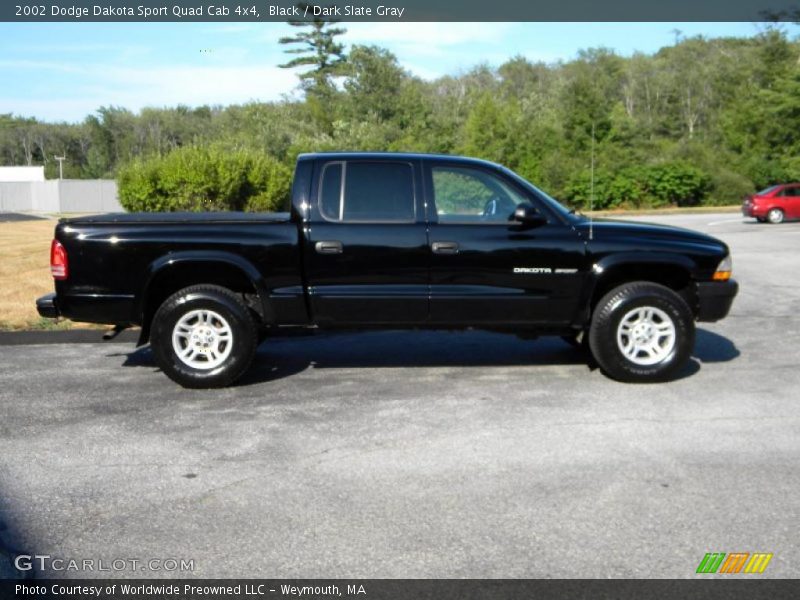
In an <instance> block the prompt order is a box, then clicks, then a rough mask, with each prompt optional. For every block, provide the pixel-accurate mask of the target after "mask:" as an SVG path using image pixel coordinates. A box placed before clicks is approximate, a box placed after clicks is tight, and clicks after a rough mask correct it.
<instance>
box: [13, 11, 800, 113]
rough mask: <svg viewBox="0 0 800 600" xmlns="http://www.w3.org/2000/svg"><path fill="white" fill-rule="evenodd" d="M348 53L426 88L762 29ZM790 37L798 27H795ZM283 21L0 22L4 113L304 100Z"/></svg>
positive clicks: (367, 28)
mask: <svg viewBox="0 0 800 600" xmlns="http://www.w3.org/2000/svg"><path fill="white" fill-rule="evenodd" d="M340 25H341V26H343V27H346V28H347V30H348V31H347V33H346V34H345V35H344V36H342V40H343V42H344V43H345V45H346V46H350V45H352V44H376V45H379V46H381V47H384V48H388V49H389V50H390V51H392V52H393V53H394V54H395V55H396V56H397V58H398V60H399V62H400V64H401V65H402V66H403V68H405V69H407V70H408V71H410V72H411V73H413V74H415V75H417V76H420V77H422V78H425V79H434V78H436V77H439V76H442V75H457V74H459V73H462V72H464V71H467V70H469V69H470V68H471V67H474V66H475V65H479V64H489V65H492V66H498V65H500V64H502V63H503V62H505V61H506V60H508V59H509V58H512V57H514V56H516V55H522V56H525V57H527V58H528V59H530V60H531V61H545V62H555V61H558V60H570V59H572V58H574V57H575V56H576V55H577V53H578V51H579V50H581V49H585V48H592V47H600V46H603V47H606V48H611V49H613V50H615V51H616V52H617V53H618V54H621V55H623V56H629V55H631V54H632V53H634V52H637V51H638V52H645V53H652V52H655V51H657V50H658V49H659V48H661V47H663V46H668V45H672V44H674V43H675V37H676V30H679V31H680V32H681V33H680V34H679V35H680V36H685V37H691V36H695V35H703V36H706V37H722V36H740V37H749V36H753V35H756V34H758V33H759V31H761V30H762V29H763V27H764V26H763V25H762V24H755V23H402V22H401V23H341V24H340ZM785 28H786V29H787V33H788V34H789V36H790V37H791V38H793V39H794V38H796V37H797V36H798V33H800V28H798V27H797V26H794V25H788V26H785ZM292 29H293V28H291V27H290V26H288V25H287V24H285V23H0V82H1V83H0V114H3V113H13V114H15V115H22V116H32V117H37V118H39V119H43V120H47V121H69V122H76V121H81V120H83V119H84V118H85V117H86V116H87V115H89V114H91V113H93V112H94V111H96V110H97V109H98V108H99V107H101V106H110V105H114V106H121V107H125V108H128V109H131V110H134V111H138V110H140V109H141V108H143V107H145V106H156V107H161V106H175V105H178V104H184V105H188V106H200V105H203V104H210V105H215V104H220V105H227V104H241V103H245V102H249V101H271V100H280V99H281V98H282V97H285V96H287V95H288V96H293V95H297V94H298V91H297V85H298V79H297V76H296V72H294V71H291V70H289V69H281V68H279V67H278V65H279V64H281V63H283V62H285V61H286V59H287V55H286V54H284V52H283V51H284V50H285V48H286V47H285V46H282V45H280V44H278V38H279V37H281V36H283V35H291V34H292Z"/></svg>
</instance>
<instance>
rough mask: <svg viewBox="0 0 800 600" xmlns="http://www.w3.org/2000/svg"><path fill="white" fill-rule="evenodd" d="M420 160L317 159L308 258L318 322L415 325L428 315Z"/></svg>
mask: <svg viewBox="0 0 800 600" xmlns="http://www.w3.org/2000/svg"><path fill="white" fill-rule="evenodd" d="M421 190H422V180H421V174H420V166H419V161H415V160H403V159H402V158H391V159H390V158H388V157H387V158H386V159H383V158H376V159H360V158H358V159H353V160H336V159H332V160H325V159H320V160H318V161H317V163H316V167H315V175H314V184H313V186H312V190H311V199H312V200H311V206H310V210H309V222H308V223H307V224H306V231H305V247H304V261H305V266H306V276H307V281H308V290H309V300H310V302H311V308H312V314H313V317H314V320H315V321H316V322H317V323H319V324H320V325H334V324H335V325H337V326H338V325H342V326H346V325H348V324H359V325H363V324H375V325H387V324H389V325H391V324H413V323H420V322H423V321H425V320H426V319H427V316H428V266H429V251H428V245H427V235H426V225H425V215H424V205H423V203H422V194H421Z"/></svg>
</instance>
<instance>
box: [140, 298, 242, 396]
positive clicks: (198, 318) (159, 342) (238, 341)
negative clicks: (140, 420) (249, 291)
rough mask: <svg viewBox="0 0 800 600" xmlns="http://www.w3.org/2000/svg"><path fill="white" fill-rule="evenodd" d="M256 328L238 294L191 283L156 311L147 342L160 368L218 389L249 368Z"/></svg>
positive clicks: (191, 383) (187, 382) (187, 383)
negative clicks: (148, 341) (191, 284)
mask: <svg viewBox="0 0 800 600" xmlns="http://www.w3.org/2000/svg"><path fill="white" fill-rule="evenodd" d="M257 345H258V328H257V327H256V323H255V321H254V320H253V316H252V315H251V313H250V310H249V309H248V308H247V306H246V305H245V304H244V302H243V301H242V300H241V298H240V297H239V296H237V295H236V294H234V293H233V292H232V291H230V290H229V289H227V288H224V287H220V286H216V285H194V286H191V287H187V288H184V289H182V290H180V291H178V292H176V293H174V294H173V295H172V296H170V297H169V298H167V299H166V300H165V301H164V303H163V304H162V305H161V306H160V307H159V309H158V311H156V314H155V316H154V317H153V324H152V328H151V331H150V346H151V348H152V350H153V355H154V356H155V360H156V363H157V364H158V366H159V367H161V370H162V371H164V373H165V374H166V375H167V377H169V378H170V379H172V380H173V381H175V382H176V383H179V384H180V385H182V386H183V387H186V388H219V387H225V386H227V385H230V384H231V383H233V382H234V381H236V380H237V379H238V378H239V377H241V376H242V374H243V373H244V372H245V371H246V370H247V369H248V367H250V364H251V363H252V362H253V358H254V357H255V354H256V347H257Z"/></svg>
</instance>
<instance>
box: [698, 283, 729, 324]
mask: <svg viewBox="0 0 800 600" xmlns="http://www.w3.org/2000/svg"><path fill="white" fill-rule="evenodd" d="M738 291H739V284H738V283H736V281H734V280H733V279H731V280H729V281H701V282H699V283H698V284H697V299H698V303H699V305H698V309H697V320H698V321H706V322H708V321H719V320H720V319H724V318H725V317H726V316H727V315H728V312H729V311H730V309H731V305H732V304H733V299H734V298H735V297H736V294H737V293H738Z"/></svg>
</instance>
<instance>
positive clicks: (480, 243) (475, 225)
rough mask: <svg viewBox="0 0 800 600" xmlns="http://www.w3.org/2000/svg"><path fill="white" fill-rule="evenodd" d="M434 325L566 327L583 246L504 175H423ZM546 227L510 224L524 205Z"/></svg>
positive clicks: (438, 166)
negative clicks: (542, 219)
mask: <svg viewBox="0 0 800 600" xmlns="http://www.w3.org/2000/svg"><path fill="white" fill-rule="evenodd" d="M425 180H426V189H427V196H428V198H429V199H431V200H432V202H429V207H428V211H429V212H428V214H429V218H430V221H431V222H430V226H429V227H430V231H429V236H428V238H429V239H428V242H429V245H430V249H431V301H430V302H431V304H430V320H431V322H433V323H442V324H462V325H470V324H472V325H488V326H498V327H505V326H515V325H518V326H525V325H535V324H537V323H540V324H548V325H553V324H566V323H569V322H570V321H571V320H572V319H573V318H574V316H575V312H576V310H577V307H578V298H579V294H580V291H581V289H582V285H583V281H584V279H585V277H586V272H585V270H584V269H585V267H584V264H585V255H584V243H583V241H582V240H581V239H580V237H579V236H578V234H577V232H575V230H574V229H573V228H572V227H571V226H570V225H569V224H568V223H565V222H563V221H562V220H561V219H560V218H559V217H558V216H557V215H554V214H550V212H549V211H547V210H546V209H545V207H544V206H543V205H542V201H541V199H538V198H536V197H535V195H534V194H532V193H531V192H530V191H529V190H527V189H523V188H522V187H521V186H520V185H518V184H517V183H516V182H515V181H513V180H511V179H510V178H508V177H506V176H505V175H504V174H503V173H501V172H499V171H494V170H492V169H490V168H488V167H487V168H484V167H481V166H474V167H473V166H463V165H455V164H452V163H447V162H442V163H431V164H428V165H426V171H425ZM525 202H527V203H532V204H534V206H537V205H538V206H539V208H540V211H541V213H542V215H543V216H546V217H547V223H545V224H540V225H538V226H536V227H529V226H525V225H522V224H520V223H517V222H514V221H512V220H510V217H511V215H512V214H513V212H514V210H515V208H516V207H517V206H518V205H519V204H521V203H525Z"/></svg>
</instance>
